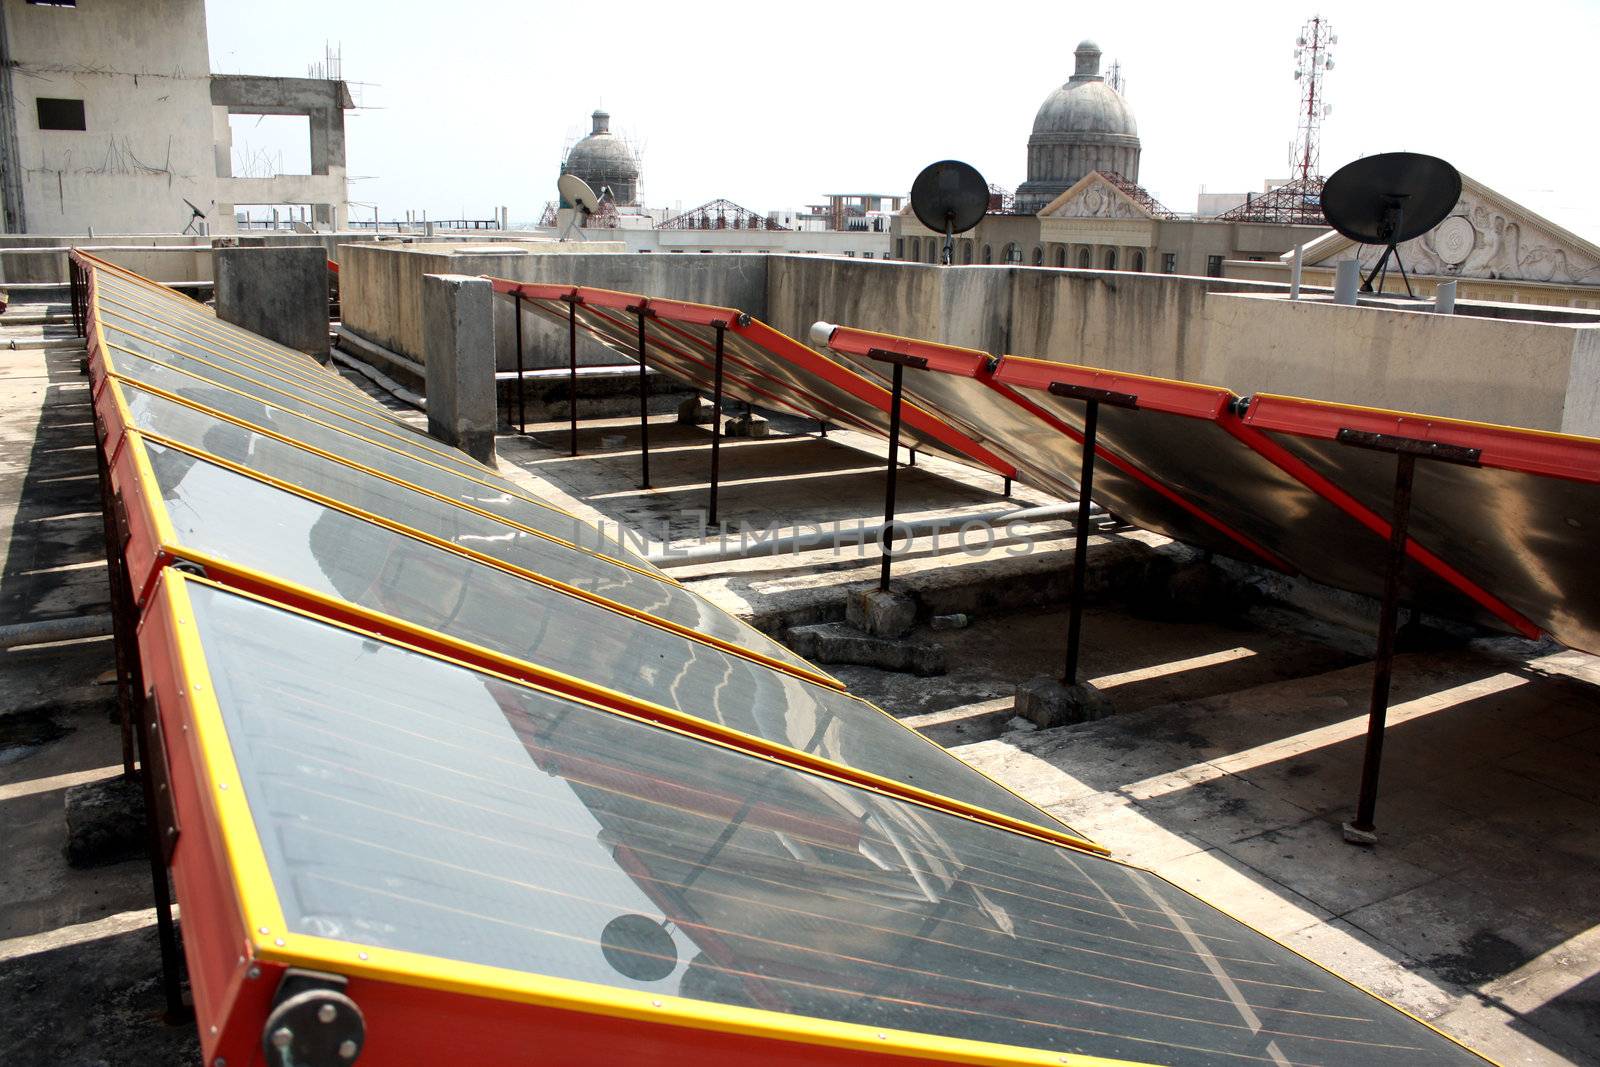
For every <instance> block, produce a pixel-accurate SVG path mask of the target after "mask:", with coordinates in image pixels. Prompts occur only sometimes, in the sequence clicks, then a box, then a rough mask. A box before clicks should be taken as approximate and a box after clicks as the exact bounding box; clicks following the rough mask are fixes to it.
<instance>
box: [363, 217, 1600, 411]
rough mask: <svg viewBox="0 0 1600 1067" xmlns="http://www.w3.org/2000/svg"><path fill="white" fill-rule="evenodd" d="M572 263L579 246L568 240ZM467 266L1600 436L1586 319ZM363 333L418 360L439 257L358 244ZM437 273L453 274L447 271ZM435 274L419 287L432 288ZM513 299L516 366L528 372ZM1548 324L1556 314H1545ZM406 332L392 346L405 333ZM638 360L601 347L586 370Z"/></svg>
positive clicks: (846, 275) (1598, 362) (1013, 279)
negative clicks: (424, 307)
mask: <svg viewBox="0 0 1600 1067" xmlns="http://www.w3.org/2000/svg"><path fill="white" fill-rule="evenodd" d="M558 247H561V248H562V249H563V251H566V250H568V249H572V247H573V246H571V245H567V246H558ZM592 247H593V246H589V249H578V250H572V251H566V254H563V255H560V256H553V255H521V256H501V257H498V258H496V259H493V260H490V259H477V258H472V257H469V256H467V254H466V253H464V252H463V253H457V254H456V255H455V256H453V257H433V259H434V262H438V261H440V260H442V259H445V258H448V259H449V261H450V265H449V268H448V269H450V270H452V271H454V272H456V273H495V274H501V275H502V276H505V277H511V278H516V279H518V280H524V281H545V282H559V283H570V284H577V285H589V286H598V287H602V288H609V289H622V290H626V291H630V292H639V293H644V294H646V295H649V296H658V297H670V298H673V299H681V300H694V301H699V302H703V303H710V304H722V305H728V306H732V307H737V308H740V309H741V310H744V311H748V312H750V313H751V314H753V315H755V316H757V317H759V318H763V319H765V320H766V321H767V322H769V323H771V324H772V325H773V326H774V327H776V328H777V329H779V330H782V331H784V332H785V333H787V334H789V335H790V336H792V337H796V338H804V337H805V336H806V335H807V332H808V330H809V328H810V326H811V324H812V323H813V322H815V321H817V320H819V319H824V320H827V321H829V322H836V323H840V324H843V325H849V326H856V327H860V328H863V329H869V330H881V331H884V332H888V333H895V334H902V335H905V336H909V337H919V338H927V339H931V340H936V341H944V342H947V343H951V344H959V345H966V346H969V347H972V348H978V349H981V350H983V351H987V352H992V353H996V354H999V353H1004V352H1012V353H1016V354H1019V355H1027V356H1038V357H1043V358H1048V359H1056V360H1061V361H1063V362H1075V363H1086V364H1089V365H1093V366H1100V367H1107V368H1110V369H1114V370H1121V371H1128V372H1132V373H1139V374H1154V375H1160V376H1163V377H1171V378H1179V379H1183V380H1187V381H1197V382H1204V383H1207V384H1211V385H1219V386H1224V387H1226V388H1229V389H1232V390H1234V391H1235V392H1238V393H1241V394H1243V393H1252V392H1281V393H1289V394H1297V395H1302V396H1310V397H1314V398H1317V399H1322V400H1333V401H1342V402H1345V403H1359V404H1367V405H1371V406H1374V407H1388V408H1398V409H1403V410H1412V411H1422V412H1426V413H1429V414H1435V415H1443V416H1449V417H1454V418H1464V419H1476V420H1481V421H1490V422H1502V423H1508V424H1512V425H1520V426H1527V427H1532V428H1535V429H1545V430H1561V431H1565V432H1570V433H1583V434H1591V435H1600V324H1595V323H1591V322H1585V321H1582V319H1583V316H1581V315H1574V314H1573V313H1572V312H1571V311H1567V310H1563V311H1559V312H1552V313H1551V314H1550V315H1548V316H1541V315H1540V314H1539V312H1538V311H1537V309H1531V308H1526V307H1524V308H1518V309H1515V310H1516V312H1517V313H1519V314H1520V315H1522V316H1524V317H1521V318H1515V319H1513V318H1505V317H1501V316H1502V315H1503V314H1507V313H1508V312H1507V311H1506V309H1497V308H1496V307H1493V306H1485V307H1483V308H1479V307H1478V306H1476V305H1474V304H1472V303H1471V302H1467V301H1463V302H1460V303H1458V305H1457V314H1455V315H1453V316H1441V315H1434V314H1430V313H1427V312H1423V311H1416V310H1399V309H1394V308H1378V307H1370V306H1360V307H1346V306H1342V305H1340V306H1336V305H1333V304H1331V303H1329V302H1327V300H1326V294H1323V293H1319V292H1310V293H1307V294H1306V296H1307V298H1306V299H1303V300H1299V301H1293V302H1291V301H1289V300H1287V299H1285V296H1286V287H1285V286H1282V285H1275V284H1272V283H1267V282H1259V281H1250V280H1246V279H1233V278H1209V277H1191V276H1185V275H1164V274H1149V273H1145V274H1139V273H1132V272H1118V271H1101V270H1073V269H1068V270H1062V269H1051V268H1041V267H1015V266H1004V265H994V266H976V265H975V266H957V267H937V266H933V265H929V264H918V263H904V262H898V261H891V262H881V261H876V260H857V259H838V258H818V257H813V256H777V255H774V256H757V255H739V256H734V255H695V256H663V255H615V254H596V253H595V252H593V251H592V250H590V249H592ZM346 251H347V255H348V256H349V258H350V260H351V266H350V268H348V269H347V272H346V274H345V275H343V276H342V279H341V280H342V282H343V287H342V296H343V300H344V308H345V322H346V323H347V324H348V325H350V326H351V327H352V328H353V329H355V330H356V332H358V333H360V334H362V335H363V336H367V337H371V338H372V339H374V340H378V341H379V342H380V343H382V344H384V345H385V346H386V347H389V348H392V349H394V350H395V351H397V352H400V353H403V354H405V355H407V356H411V357H412V358H421V355H420V344H419V343H418V341H417V340H416V338H417V337H419V336H420V334H419V333H418V332H417V331H418V330H419V329H420V326H419V324H418V322H417V320H416V310H417V305H418V303H419V301H418V300H417V299H416V298H415V297H414V296H413V295H411V294H413V293H414V292H415V291H416V286H418V285H420V278H421V275H422V273H424V271H423V269H421V268H422V266H423V263H422V262H421V261H422V260H426V259H428V258H429V255H428V253H426V252H424V251H421V250H411V251H405V250H394V249H383V248H352V249H347V250H346ZM431 269H439V268H437V267H432V268H431ZM413 279H415V280H413ZM499 304H500V305H501V306H497V309H496V315H497V332H498V335H499V341H498V344H499V354H498V366H499V368H500V369H501V370H507V369H511V368H513V367H514V366H515V353H514V351H513V350H512V348H511V344H512V341H511V338H512V335H513V333H514V330H513V325H514V324H513V323H512V320H511V315H510V309H509V307H506V306H504V304H505V302H504V301H500V302H499ZM1540 318H1545V319H1547V320H1548V321H1538V320H1539V319H1540ZM524 334H525V351H526V352H527V356H528V358H527V363H526V366H528V367H529V368H538V367H549V366H560V365H564V364H565V362H566V358H567V344H566V331H565V329H564V327H562V326H560V325H557V324H552V323H549V322H547V321H546V320H544V319H543V318H535V317H533V316H526V317H525V320H524ZM385 338H387V339H385ZM621 358H624V357H622V356H619V355H617V354H616V353H613V352H611V351H610V350H608V349H605V348H603V347H602V346H600V345H598V344H595V343H593V342H584V343H583V344H582V347H581V348H580V361H581V362H583V363H586V364H593V363H606V362H613V363H614V362H617V361H618V360H619V359H621Z"/></svg>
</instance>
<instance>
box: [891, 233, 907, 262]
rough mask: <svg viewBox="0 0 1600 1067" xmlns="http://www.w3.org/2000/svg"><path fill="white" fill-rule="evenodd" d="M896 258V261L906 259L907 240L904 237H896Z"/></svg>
mask: <svg viewBox="0 0 1600 1067" xmlns="http://www.w3.org/2000/svg"><path fill="white" fill-rule="evenodd" d="M894 257H895V258H896V259H905V258H906V239H905V238H904V237H896V238H895V239H894Z"/></svg>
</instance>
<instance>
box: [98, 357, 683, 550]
mask: <svg viewBox="0 0 1600 1067" xmlns="http://www.w3.org/2000/svg"><path fill="white" fill-rule="evenodd" d="M112 371H113V373H114V374H115V376H116V377H117V379H118V380H119V381H122V382H126V383H128V384H129V385H137V386H140V387H141V388H143V389H145V390H147V391H155V392H157V393H160V394H163V395H166V396H170V397H174V398H176V399H178V400H181V401H185V402H187V403H190V404H197V405H199V406H201V407H204V408H206V409H208V410H211V411H214V412H217V413H220V414H222V415H224V416H226V417H228V418H230V419H237V420H239V421H242V422H245V423H248V424H249V425H250V426H252V427H255V428H257V429H260V430H264V431H266V432H268V433H273V434H277V435H279V436H281V437H284V438H287V439H289V440H291V441H294V442H297V443H299V444H303V445H305V446H307V447H310V448H315V449H319V450H321V451H323V452H327V453H329V454H331V455H334V456H338V457H339V458H341V459H344V460H347V461H349V462H351V463H356V464H359V465H361V466H363V467H366V468H369V469H371V470H374V471H378V472H381V473H382V474H385V475H388V476H389V477H392V478H395V479H398V480H399V481H401V482H404V483H406V484H407V485H410V486H415V487H417V488H419V489H422V490H424V491H426V492H429V493H433V494H437V495H438V496H440V497H443V498H445V499H447V500H451V501H454V502H456V503H458V504H461V505H463V506H465V507H469V508H473V509H475V510H477V511H480V512H483V513H485V514H488V515H492V516H494V517H495V518H497V519H500V520H502V521H504V522H507V523H510V524H512V525H513V526H516V527H517V528H519V529H523V530H528V531H530V532H533V533H537V534H540V535H542V536H545V537H549V538H553V539H555V540H557V541H559V542H561V543H563V544H570V545H574V546H577V547H579V548H581V549H584V550H586V551H594V552H597V553H599V554H602V555H604V556H606V557H607V558H609V559H613V560H617V561H619V562H621V563H624V564H626V565H628V566H630V567H633V568H634V569H635V570H639V571H643V572H646V573H649V574H651V575H654V576H656V577H658V578H661V579H662V580H666V578H665V575H662V574H661V572H660V571H659V570H657V569H656V568H655V567H654V566H653V565H652V564H650V563H648V562H646V561H645V559H644V558H643V557H642V556H638V555H635V554H634V553H633V552H631V551H629V550H628V549H627V548H626V547H625V546H624V545H623V544H622V543H621V542H620V541H619V540H617V539H616V538H614V537H611V536H610V535H608V534H603V533H602V532H601V531H599V530H597V529H596V528H595V527H593V526H591V525H589V524H588V523H586V522H583V521H581V520H579V519H577V518H575V517H573V516H572V515H570V514H568V513H567V512H564V511H561V510H560V509H558V508H553V507H550V506H549V505H546V504H542V503H540V502H538V501H535V500H531V499H529V498H527V497H525V496H521V495H515V492H514V491H508V490H509V489H510V488H511V483H509V482H502V481H501V479H500V478H499V476H498V475H491V474H490V472H489V471H488V470H487V469H480V470H479V471H477V472H476V476H475V477H474V476H469V475H467V474H464V473H462V472H461V471H460V470H458V469H452V468H449V467H445V466H442V465H440V464H438V463H437V462H436V461H437V460H438V459H440V458H442V457H439V456H437V455H433V454H430V453H429V452H427V451H426V450H422V449H416V450H411V451H407V450H405V449H404V446H405V444H406V442H405V441H403V440H400V441H396V440H394V439H385V438H379V437H375V436H359V435H360V434H361V433H362V432H364V431H366V432H369V433H370V432H371V431H367V430H366V428H365V427H364V426H362V425H361V424H359V423H352V422H350V421H349V420H346V419H342V418H341V417H339V416H337V415H334V414H332V413H330V412H327V411H323V410H319V409H316V408H313V407H311V406H310V405H307V404H302V403H300V402H298V401H295V400H294V399H293V398H292V397H287V396H284V395H282V394H276V395H274V394H272V393H270V392H268V391H266V390H260V391H258V392H259V397H258V396H254V395H250V394H247V393H245V392H242V391H235V390H234V389H233V388H231V387H230V386H231V385H244V386H248V385H249V384H250V383H248V382H244V381H243V380H235V381H233V382H231V383H230V382H229V381H227V380H226V379H228V378H231V377H232V376H229V375H225V374H224V373H222V372H217V373H214V374H213V376H212V379H211V380H210V381H208V380H205V379H200V378H195V377H192V376H190V375H188V374H185V373H183V372H181V371H177V370H174V369H172V368H169V367H166V366H163V365H161V364H159V363H153V362H151V361H149V360H145V359H141V358H140V357H138V356H134V355H131V354H129V353H124V352H116V353H115V363H114V364H113V366H112ZM213 383H215V384H213ZM387 446H396V447H394V448H391V447H387ZM460 466H465V465H464V464H463V465H460Z"/></svg>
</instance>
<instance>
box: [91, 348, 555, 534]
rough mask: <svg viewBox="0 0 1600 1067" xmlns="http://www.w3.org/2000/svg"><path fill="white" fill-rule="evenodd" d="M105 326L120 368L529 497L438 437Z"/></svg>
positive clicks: (111, 362) (113, 362) (113, 365)
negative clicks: (235, 396)
mask: <svg viewBox="0 0 1600 1067" xmlns="http://www.w3.org/2000/svg"><path fill="white" fill-rule="evenodd" d="M104 332H105V335H106V337H107V339H108V341H109V343H108V345H107V348H108V349H109V351H108V352H105V353H101V354H98V355H99V356H100V358H103V359H104V361H105V363H106V365H107V366H108V367H109V368H110V369H111V370H113V371H116V370H117V369H118V368H126V369H128V370H129V371H130V372H131V373H133V374H136V375H137V376H139V377H141V378H142V379H144V380H146V381H149V380H152V376H153V375H156V374H158V373H160V372H161V371H163V370H165V371H177V372H181V373H182V374H183V375H184V376H185V377H187V378H189V379H192V380H196V381H201V382H207V383H210V384H212V385H217V386H221V387H222V388H224V389H229V390H233V391H234V392H238V393H241V394H243V395H245V396H249V397H251V398H253V399H256V400H259V401H261V402H263V403H266V404H271V405H272V406H274V407H277V408H281V409H284V410H288V411H293V412H295V413H297V414H301V415H305V416H306V417H307V418H310V419H315V420H317V421H319V422H322V423H326V424H327V425H330V426H333V427H336V428H337V429H339V430H341V431H343V432H345V433H348V434H351V435H352V436H356V437H360V438H362V439H363V440H367V441H370V442H372V443H374V444H377V445H380V446H382V447H383V448H386V449H389V450H391V451H399V452H404V453H406V454H407V455H409V456H411V457H413V458H416V459H420V460H422V461H424V462H426V463H430V464H433V465H435V466H441V467H447V468H449V469H450V470H451V471H453V472H455V473H457V474H460V475H464V476H466V477H467V478H470V479H473V480H476V481H479V482H483V483H485V484H488V485H492V486H494V487H496V488H497V489H499V490H501V491H502V492H503V493H506V494H509V495H512V496H522V497H523V498H524V499H527V497H526V495H525V494H524V492H523V490H521V489H519V488H518V487H517V486H516V483H514V482H512V481H510V480H509V479H507V478H504V477H503V476H501V475H500V474H499V473H497V472H495V471H493V470H491V469H490V468H488V467H485V466H484V465H483V464H481V463H479V462H477V461H476V460H474V459H472V458H471V457H469V456H467V455H466V454H465V453H463V452H458V451H456V450H454V449H450V448H448V447H447V446H444V445H442V444H440V443H439V442H437V441H434V442H432V443H431V444H430V443H429V439H428V438H426V437H424V436H422V435H420V434H416V433H412V432H410V431H409V430H405V429H402V428H399V427H396V426H392V425H388V424H386V423H384V422H383V421H381V420H377V419H373V418H371V417H370V416H368V415H366V414H365V413H364V412H362V410H361V409H360V408H359V407H358V406H353V405H346V404H340V403H336V402H332V401H329V400H327V399H325V398H322V397H317V396H314V395H313V394H310V393H307V392H304V391H301V390H297V389H296V388H295V387H294V386H293V385H291V384H288V383H285V382H282V381H274V380H272V379H270V378H267V377H266V376H264V375H258V376H255V377H251V376H249V375H248V374H246V373H242V372H241V373H235V372H234V371H231V370H226V369H224V368H223V367H222V365H221V364H222V361H221V360H220V359H219V360H218V361H217V362H216V363H206V362H203V361H201V360H198V359H193V358H190V357H188V356H184V355H182V354H180V353H177V352H169V351H164V350H161V349H158V348H153V347H151V348H144V347H142V346H140V345H139V342H137V341H135V340H130V339H128V338H126V337H122V336H119V335H118V334H117V333H116V331H113V330H106V331H104ZM100 358H97V359H95V360H93V361H92V362H91V365H90V373H91V375H96V376H97V377H98V373H99V363H100ZM173 391H174V392H178V393H180V395H181V390H178V389H174V390H173ZM532 502H533V503H536V504H539V506H541V507H544V508H546V509H551V506H550V505H549V504H544V503H541V502H538V501H532Z"/></svg>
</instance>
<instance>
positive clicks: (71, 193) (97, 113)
mask: <svg viewBox="0 0 1600 1067" xmlns="http://www.w3.org/2000/svg"><path fill="white" fill-rule="evenodd" d="M0 9H3V14H4V18H5V22H6V26H5V29H6V36H7V44H8V50H9V56H8V60H9V61H10V69H8V70H7V71H5V74H4V76H5V77H6V78H7V79H8V81H9V84H10V87H11V89H12V91H13V93H14V100H15V105H16V150H17V156H18V158H17V165H16V170H15V174H14V175H7V176H5V178H6V180H20V182H21V188H20V192H21V195H22V200H23V207H24V214H25V216H26V217H25V219H15V220H12V221H11V224H10V225H9V226H8V227H7V229H9V230H11V231H13V232H18V231H22V230H24V229H25V230H26V231H27V232H30V233H51V234H63V233H84V232H85V231H86V230H87V229H88V228H91V227H92V228H93V229H94V231H95V233H97V234H112V233H122V234H126V233H151V232H167V233H177V232H179V231H181V230H182V229H183V227H184V224H185V223H187V222H188V221H189V217H190V211H189V207H188V206H187V205H186V204H185V203H184V199H185V198H187V199H189V200H192V201H194V203H196V204H197V205H199V206H200V209H201V210H202V211H205V212H207V213H208V214H210V213H212V202H213V200H214V198H215V196H216V167H215V162H214V159H213V155H212V148H211V69H210V60H209V57H208V55H207V51H206V18H205V5H204V3H203V2H202V0H142V2H140V3H103V4H82V5H80V6H77V7H71V8H63V7H54V6H39V5H34V4H27V3H24V2H23V0H5V2H4V4H3V5H0ZM40 97H45V98H55V99H69V100H81V101H83V110H84V126H85V128H84V129H82V130H41V129H40V128H39V122H38V110H37V105H36V101H37V100H38V98H40Z"/></svg>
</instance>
